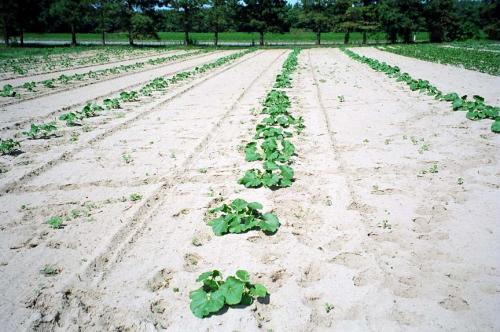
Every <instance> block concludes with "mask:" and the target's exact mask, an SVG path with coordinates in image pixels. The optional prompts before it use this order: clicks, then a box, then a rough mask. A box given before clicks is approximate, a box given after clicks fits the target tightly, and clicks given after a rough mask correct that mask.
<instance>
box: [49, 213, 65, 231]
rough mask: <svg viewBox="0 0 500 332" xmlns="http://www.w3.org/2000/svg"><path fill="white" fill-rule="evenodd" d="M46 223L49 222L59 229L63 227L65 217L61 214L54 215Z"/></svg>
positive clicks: (51, 225)
mask: <svg viewBox="0 0 500 332" xmlns="http://www.w3.org/2000/svg"><path fill="white" fill-rule="evenodd" d="M46 223H47V224H49V225H50V227H52V228H54V229H59V228H62V225H63V219H62V218H61V217H59V216H53V217H50V219H49V220H47V222H46Z"/></svg>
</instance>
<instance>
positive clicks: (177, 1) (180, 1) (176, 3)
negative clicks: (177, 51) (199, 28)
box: [169, 0, 207, 45]
mask: <svg viewBox="0 0 500 332" xmlns="http://www.w3.org/2000/svg"><path fill="white" fill-rule="evenodd" d="M206 3H207V2H206V0H171V1H170V3H169V4H170V6H171V7H172V8H173V9H174V10H176V11H177V13H178V14H179V15H180V16H181V17H182V19H181V21H182V30H183V31H184V45H190V44H191V43H192V42H191V39H190V38H189V32H191V30H192V27H193V21H194V19H195V18H196V15H197V14H198V13H199V11H200V9H201V8H202V7H203V5H205V4H206Z"/></svg>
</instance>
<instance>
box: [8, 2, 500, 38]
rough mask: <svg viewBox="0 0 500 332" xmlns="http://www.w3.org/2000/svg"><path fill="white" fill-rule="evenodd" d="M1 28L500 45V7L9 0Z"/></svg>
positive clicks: (17, 34) (18, 34)
mask: <svg viewBox="0 0 500 332" xmlns="http://www.w3.org/2000/svg"><path fill="white" fill-rule="evenodd" d="M0 25H1V26H2V31H3V36H4V41H5V44H7V45H8V44H9V42H10V41H11V38H16V39H17V38H19V41H20V43H21V45H22V44H23V43H24V32H25V31H30V32H67V31H70V32H71V36H72V38H71V39H72V40H71V43H72V45H76V43H77V39H76V33H77V32H98V33H101V34H102V41H103V43H105V34H106V33H107V32H126V33H127V35H128V39H129V43H130V44H131V45H133V44H134V41H135V40H137V39H139V38H145V37H149V38H151V37H153V38H158V34H157V32H158V31H176V32H179V31H182V32H184V43H185V44H190V43H192V40H191V38H190V35H189V34H190V32H211V33H213V35H214V43H215V44H216V45H217V44H218V41H219V33H220V32H225V31H241V32H258V33H259V36H260V38H259V44H260V45H263V44H264V38H265V34H266V33H267V32H279V33H284V32H289V31H290V29H303V30H305V31H313V32H314V33H315V35H316V43H317V44H320V43H321V34H322V33H323V32H330V31H335V32H343V33H344V43H346V44H347V43H349V38H350V33H351V32H354V31H356V32H361V33H362V35H363V43H366V42H367V36H368V35H369V34H371V33H374V32H379V31H384V32H385V33H386V34H387V39H388V41H389V42H392V43H394V42H397V41H398V40H402V41H403V42H405V43H411V42H412V41H413V36H414V34H415V32H417V31H428V32H429V36H430V41H432V42H442V41H451V40H460V39H469V38H479V37H487V38H490V39H500V1H499V0H380V1H379V0H301V1H299V2H298V3H296V4H289V3H287V2H286V0H2V1H0Z"/></svg>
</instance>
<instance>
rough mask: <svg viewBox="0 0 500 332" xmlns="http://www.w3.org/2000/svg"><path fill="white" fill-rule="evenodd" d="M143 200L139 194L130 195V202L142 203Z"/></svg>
mask: <svg viewBox="0 0 500 332" xmlns="http://www.w3.org/2000/svg"><path fill="white" fill-rule="evenodd" d="M141 199H142V195H141V194H137V193H133V194H130V200H131V201H132V202H136V201H140V200H141Z"/></svg>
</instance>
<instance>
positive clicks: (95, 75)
mask: <svg viewBox="0 0 500 332" xmlns="http://www.w3.org/2000/svg"><path fill="white" fill-rule="evenodd" d="M204 52H206V51H204V50H199V51H196V52H191V53H184V54H177V55H171V56H166V57H161V58H156V59H150V60H147V61H139V62H136V63H133V64H130V65H120V66H116V67H111V68H105V69H100V70H95V71H94V70H89V71H88V72H86V73H81V74H78V73H77V74H73V75H64V74H62V75H60V76H59V77H58V78H53V79H48V80H43V81H37V82H34V81H33V82H26V83H24V84H23V85H20V86H16V87H13V86H12V85H10V84H7V85H4V86H3V88H2V90H0V96H1V97H20V96H21V93H20V92H19V90H20V89H24V90H25V91H29V92H36V91H37V90H36V88H37V86H39V85H42V86H44V87H45V88H49V89H55V88H56V87H57V86H66V85H67V84H70V83H72V82H75V81H78V82H81V81H84V80H86V79H94V80H99V79H101V78H102V77H106V76H111V75H118V74H121V73H126V72H129V71H134V70H137V69H141V68H144V67H145V66H147V65H149V66H155V65H159V64H163V63H166V62H170V61H174V60H179V59H183V58H186V57H190V56H193V55H196V54H199V53H204Z"/></svg>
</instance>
